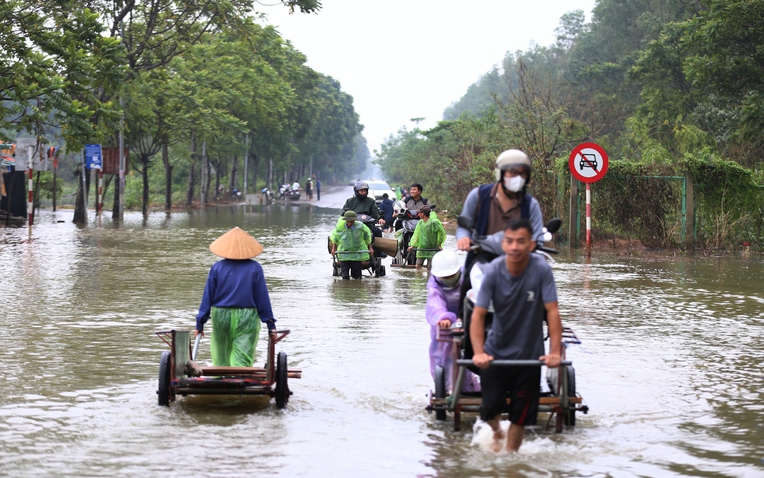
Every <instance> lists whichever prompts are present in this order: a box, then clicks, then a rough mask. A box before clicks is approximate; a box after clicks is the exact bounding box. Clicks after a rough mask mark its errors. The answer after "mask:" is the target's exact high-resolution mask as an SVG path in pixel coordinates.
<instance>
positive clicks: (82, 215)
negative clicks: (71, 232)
mask: <svg viewBox="0 0 764 478" xmlns="http://www.w3.org/2000/svg"><path fill="white" fill-rule="evenodd" d="M83 160H84V159H83ZM77 171H78V173H79V174H77V199H76V201H75V203H74V218H73V219H72V222H73V223H75V224H87V223H88V211H87V209H86V208H85V198H87V195H88V191H89V190H90V175H88V174H87V172H86V173H85V189H84V190H83V188H82V174H83V173H82V166H80V167H78V168H77Z"/></svg>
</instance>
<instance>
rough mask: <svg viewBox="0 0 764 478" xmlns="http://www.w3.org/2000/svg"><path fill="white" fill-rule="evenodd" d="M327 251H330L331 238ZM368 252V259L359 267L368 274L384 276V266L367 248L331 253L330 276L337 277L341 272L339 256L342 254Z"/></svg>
mask: <svg viewBox="0 0 764 478" xmlns="http://www.w3.org/2000/svg"><path fill="white" fill-rule="evenodd" d="M328 246H329V252H332V240H331V239H329V243H328ZM363 253H365V254H368V256H369V259H368V260H365V261H362V262H361V269H362V270H365V271H368V272H369V275H371V276H374V277H384V276H385V275H386V271H385V266H384V265H383V264H382V261H381V260H380V259H379V258H378V257H374V254H371V253H370V252H369V251H368V249H367V250H363V251H337V252H335V253H334V254H332V276H334V277H339V276H340V275H341V273H342V268H341V267H340V259H339V258H340V257H341V255H342V254H363Z"/></svg>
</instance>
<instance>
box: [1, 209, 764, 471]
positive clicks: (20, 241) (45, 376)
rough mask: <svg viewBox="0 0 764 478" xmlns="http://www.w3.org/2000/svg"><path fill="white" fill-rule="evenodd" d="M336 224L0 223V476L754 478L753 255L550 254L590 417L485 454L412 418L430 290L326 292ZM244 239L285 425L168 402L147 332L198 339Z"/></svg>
mask: <svg viewBox="0 0 764 478" xmlns="http://www.w3.org/2000/svg"><path fill="white" fill-rule="evenodd" d="M337 215H338V211H337V210H335V209H326V208H316V207H312V208H311V207H307V206H306V205H304V204H302V205H283V204H277V205H274V206H270V207H261V206H230V207H218V208H215V209H209V210H208V211H206V212H199V211H194V212H191V213H186V212H180V213H174V214H172V215H171V216H167V215H165V214H164V213H155V214H152V215H151V216H150V217H149V219H148V220H147V221H143V220H142V218H141V217H140V216H139V215H133V214H128V215H127V217H126V220H125V222H124V224H122V225H121V226H120V227H115V226H114V224H113V223H112V221H111V220H110V219H109V220H104V221H103V224H102V225H100V226H99V225H97V224H91V225H89V226H87V227H84V228H78V227H76V226H74V225H72V224H71V222H70V221H71V213H70V212H58V213H45V212H44V213H43V214H42V215H41V217H40V218H39V219H38V224H37V225H36V226H35V227H34V230H33V231H32V233H31V236H30V234H29V231H28V229H27V228H25V227H23V228H2V229H0V264H2V287H1V288H0V289H1V290H0V293H1V294H2V296H1V297H2V300H1V303H2V306H1V307H0V319H1V320H0V322H1V323H2V325H3V329H2V334H0V370H1V371H2V372H1V373H0V475H7V476H21V477H24V476H143V477H145V476H180V475H188V476H253V475H262V474H263V473H268V474H274V475H279V476H380V477H389V476H449V477H468V476H539V477H541V476H545V477H546V476H617V477H628V476H740V477H754V476H764V463H763V462H762V459H763V458H764V423H763V422H762V408H763V407H764V404H763V402H762V393H763V392H764V385H763V380H762V379H763V376H762V363H764V342H763V341H762V339H761V337H762V333H761V331H762V323H763V320H764V293H763V292H762V280H761V279H762V277H763V276H764V261H763V260H762V258H761V257H758V256H755V257H753V258H750V259H742V258H738V257H734V256H733V257H723V258H694V259H684V258H681V259H674V258H670V259H655V258H652V259H649V260H640V259H631V260H630V261H628V262H626V261H625V260H624V259H623V258H617V257H613V256H602V257H597V256H596V255H595V257H594V258H593V259H592V260H591V263H589V264H587V263H586V261H584V260H583V259H582V258H581V257H580V256H578V255H575V254H565V253H563V254H561V257H559V260H558V263H557V264H556V265H555V278H556V280H557V284H558V289H559V295H560V307H561V311H562V315H563V321H564V324H565V325H567V326H570V327H572V328H573V329H574V330H575V332H576V333H577V334H578V336H579V337H580V338H581V340H582V341H583V344H582V345H581V346H572V347H571V348H570V349H569V351H568V357H569V358H570V359H572V360H573V363H574V366H575V369H576V378H577V387H578V391H579V392H580V393H581V394H582V395H583V397H584V399H585V401H586V402H587V404H588V405H589V407H590V409H591V411H590V413H589V414H588V415H578V416H577V426H576V427H575V428H574V429H567V430H565V432H564V433H562V434H555V433H554V432H553V431H548V430H545V429H544V428H543V427H539V428H534V429H530V430H529V431H528V438H527V440H526V443H525V444H524V445H523V448H522V449H521V453H519V454H516V455H499V456H496V455H493V454H491V453H488V452H486V451H484V450H483V449H482V448H481V447H480V446H478V445H473V444H472V443H471V441H472V438H473V431H472V424H473V422H474V418H467V419H466V420H465V423H464V426H463V431H461V432H454V431H452V429H451V424H450V423H440V422H436V421H435V417H434V415H430V414H428V413H427V412H426V411H425V410H424V407H425V406H426V404H427V395H428V393H429V391H430V389H431V388H432V385H431V379H430V376H429V367H428V358H427V347H428V342H429V333H428V326H427V325H426V323H425V322H424V318H423V311H424V302H425V292H424V288H425V282H426V275H425V274H423V273H417V272H415V271H400V270H393V269H391V268H389V267H388V276H387V277H385V278H379V279H374V278H366V279H364V280H363V281H361V282H356V281H341V280H338V279H336V278H333V277H332V276H331V265H330V258H329V255H328V253H327V251H326V236H327V234H328V232H329V230H330V229H331V227H332V225H333V224H334V223H335V222H336V218H337ZM58 220H63V221H65V222H63V223H59V222H56V221H58ZM235 225H238V226H240V227H242V228H244V229H245V230H248V231H250V232H252V233H253V234H254V235H255V236H256V237H257V238H258V239H259V240H260V241H261V242H262V243H263V245H264V246H265V252H264V253H263V254H262V255H261V256H260V257H259V258H258V259H259V261H260V262H261V263H262V264H263V267H264V269H265V273H266V277H267V282H268V286H269V289H270V291H271V299H272V301H273V304H274V311H275V313H276V316H277V318H278V319H279V322H278V325H279V326H280V327H281V328H289V329H291V330H292V334H291V335H290V336H289V337H287V338H286V339H285V340H284V341H283V342H281V344H280V350H283V351H286V352H287V354H288V356H289V362H290V366H292V367H295V368H301V369H302V370H303V378H302V379H301V380H294V381H292V382H290V385H291V388H292V390H293V392H294V395H293V396H292V397H291V400H290V402H289V405H288V407H287V408H286V409H285V410H277V409H276V408H275V405H274V404H273V403H272V402H271V401H268V400H265V399H262V398H241V397H185V398H180V399H179V400H178V401H177V402H176V403H175V404H173V406H171V407H170V408H166V407H159V406H157V403H156V400H157V399H156V393H155V391H156V388H157V371H158V363H159V357H160V354H161V352H163V351H164V350H168V347H167V346H166V345H165V344H164V343H163V342H162V341H161V340H159V339H158V338H157V337H156V336H155V335H154V331H157V330H163V329H170V328H178V329H192V328H193V324H194V315H195V314H196V311H197V307H198V305H199V301H200V298H201V294H202V291H203V287H204V281H205V279H206V275H207V271H208V269H209V267H210V265H211V264H212V263H213V262H214V261H215V260H216V258H215V256H213V255H212V254H211V253H210V252H209V250H208V249H207V246H208V245H209V243H210V242H211V241H212V240H214V239H215V238H216V237H218V236H219V235H220V234H222V233H223V232H225V231H226V230H228V229H229V228H231V227H233V226H235ZM453 245H454V238H453V237H449V239H448V243H447V247H453ZM387 261H388V263H389V259H388V260H387ZM264 339H265V334H264V333H263V340H261V342H260V346H259V350H260V352H259V355H258V359H257V362H261V361H262V357H263V356H264V355H263V350H264V347H263V345H264V343H265V341H264ZM205 345H206V347H205ZM208 358H209V345H208V342H203V346H202V352H201V353H200V359H201V360H202V361H204V360H205V359H208ZM543 417H544V415H541V416H540V422H543V421H544V420H543Z"/></svg>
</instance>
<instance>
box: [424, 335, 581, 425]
mask: <svg viewBox="0 0 764 478" xmlns="http://www.w3.org/2000/svg"><path fill="white" fill-rule="evenodd" d="M464 333H465V332H464V329H452V330H444V331H441V334H440V335H439V337H438V340H439V341H450V342H453V343H454V353H455V354H457V355H458V354H459V353H460V352H459V348H460V346H461V343H462V339H463V337H464ZM580 343H581V341H580V340H579V339H578V337H576V334H575V333H574V332H573V330H571V329H570V328H569V327H564V328H563V332H562V345H563V347H562V357H561V358H562V360H561V362H560V366H559V367H558V368H556V369H549V370H548V373H547V383H548V386H549V391H543V390H542V391H541V392H540V394H539V412H547V413H549V414H550V415H549V421H548V422H547V427H549V426H550V424H551V421H552V419H553V418H554V419H555V432H557V433H560V432H562V430H563V425H564V426H571V427H572V426H575V424H576V412H583V413H584V414H586V413H588V411H589V407H588V406H587V405H586V404H585V403H584V401H583V398H582V397H581V396H580V395H579V394H578V393H576V372H575V369H574V368H573V366H572V365H573V363H572V362H571V361H569V360H565V350H566V349H567V346H568V345H569V344H580ZM454 363H455V364H456V365H457V367H458V371H457V370H454V371H453V373H454V374H455V375H456V377H455V380H453V381H452V383H453V384H454V387H453V388H454V390H453V391H448V390H446V371H445V370H444V369H443V367H436V370H435V390H434V391H433V392H431V393H430V404H429V405H428V407H427V410H428V411H434V412H435V417H436V419H438V420H446V418H447V415H446V414H447V412H451V413H453V415H454V430H455V431H459V430H460V429H461V416H462V413H463V412H469V413H478V412H480V404H481V402H482V393H481V392H463V391H462V384H463V383H464V378H465V374H466V371H467V370H468V369H471V370H473V371H477V369H476V368H475V366H474V364H473V363H472V360H471V359H460V358H459V359H455V360H454ZM542 365H544V362H542V361H540V360H494V361H492V362H491V365H490V366H491V367H540V366H542ZM510 402H511V399H510V398H509V397H507V404H509V403H510Z"/></svg>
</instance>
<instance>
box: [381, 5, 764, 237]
mask: <svg viewBox="0 0 764 478" xmlns="http://www.w3.org/2000/svg"><path fill="white" fill-rule="evenodd" d="M762 25H764V0H629V1H623V0H599V1H597V3H596V5H595V7H594V9H593V12H592V19H591V22H589V23H586V22H585V16H584V14H583V12H581V11H574V12H570V13H568V14H566V15H564V16H563V17H562V18H561V20H560V26H559V28H558V29H557V30H556V32H557V41H556V43H555V44H553V45H550V46H539V45H531V47H530V48H529V49H528V50H526V51H518V52H515V53H508V54H507V55H506V57H505V58H504V60H503V62H502V64H501V65H500V66H496V67H495V68H493V69H492V70H491V71H489V72H488V73H486V74H485V75H484V76H483V77H481V78H480V80H479V81H478V82H476V83H475V84H473V85H472V86H471V87H470V88H469V89H468V91H467V92H466V94H465V95H464V96H463V97H462V98H461V99H460V100H459V101H457V102H456V103H454V104H452V105H451V106H450V107H449V108H447V109H446V110H445V112H444V121H442V122H440V123H439V125H438V126H437V127H435V128H433V129H431V130H428V131H420V130H419V129H417V128H414V129H407V128H404V129H402V130H400V131H399V132H398V134H397V135H395V136H392V137H391V138H390V139H389V140H388V141H387V142H386V143H385V144H384V145H383V146H382V149H381V151H380V152H379V154H378V157H377V161H378V163H379V164H380V165H381V167H382V169H383V171H384V172H385V173H386V174H387V175H388V178H389V179H390V180H392V181H404V182H406V181H411V180H413V179H416V178H421V177H428V178H431V179H430V181H431V183H433V184H441V185H442V186H443V187H442V188H441V189H438V190H437V191H432V190H431V195H432V196H434V197H435V198H436V199H437V200H438V201H439V202H440V203H441V204H444V205H447V206H448V207H450V208H453V209H454V210H456V211H458V210H459V209H460V208H461V203H462V201H463V200H464V198H465V196H466V193H467V192H468V191H469V189H470V188H472V187H474V186H476V185H477V184H480V183H483V182H488V181H490V180H491V175H490V171H491V168H492V164H493V161H494V159H495V158H496V156H497V154H498V153H499V152H501V151H502V150H504V149H507V148H509V147H516V148H520V149H523V150H525V151H526V152H528V154H529V155H530V156H531V158H532V160H533V162H534V179H533V182H534V185H533V191H532V192H533V194H534V195H535V196H536V197H538V199H539V200H540V202H541V204H542V208H543V209H544V214H545V216H546V217H549V216H553V215H564V214H566V211H567V209H566V205H567V203H568V201H567V199H566V198H565V193H566V192H567V191H568V185H569V179H568V178H569V175H568V174H567V172H566V169H567V157H568V155H569V152H570V151H571V150H572V148H573V147H574V146H575V145H576V144H579V143H581V142H583V141H595V142H597V143H599V144H600V145H602V146H604V147H605V149H606V150H607V151H608V152H609V155H610V158H611V170H610V172H609V173H608V177H606V180H608V179H612V180H615V179H617V177H618V176H622V175H632V176H643V177H645V178H646V179H647V177H648V176H656V175H661V176H676V175H684V174H693V175H695V176H694V181H695V185H696V191H697V192H698V193H699V196H698V197H697V205H698V211H697V213H698V214H697V217H698V218H699V219H700V222H699V223H698V224H697V228H698V230H697V231H695V232H697V235H698V239H699V244H700V245H701V246H703V245H711V246H713V247H725V246H728V245H729V244H730V243H735V244H739V243H741V242H742V241H755V242H758V243H759V244H760V245H761V244H764V195H763V194H762V192H764V190H762V189H761V188H760V187H758V186H757V185H758V184H761V183H763V182H764V181H763V179H764V178H763V177H762V176H763V175H762V165H764V162H763V161H762V159H761V158H762V152H764V151H763V150H762V148H763V147H764V29H763V28H762ZM425 173H426V175H425ZM598 184H599V183H598ZM603 184H605V185H606V184H607V182H604V183H603ZM630 184H631V183H630ZM677 184H679V183H677ZM611 186H612V188H611V189H612V190H613V194H612V195H611V196H612V197H613V198H615V197H616V196H618V197H619V198H621V199H625V200H627V201H628V200H631V201H639V202H640V204H639V207H628V208H619V207H614V208H610V209H612V211H611V212H610V215H609V216H608V215H605V217H603V215H600V221H599V223H598V224H599V226H600V231H602V230H604V229H607V230H608V231H609V232H613V233H621V234H626V235H629V236H632V237H633V236H636V237H638V238H640V239H642V240H643V241H644V242H647V243H650V244H651V245H662V246H666V245H676V244H677V243H678V240H677V238H678V235H677V234H676V231H677V228H676V227H675V226H676V223H677V221H681V218H680V216H681V205H680V202H677V204H676V205H675V206H671V207H669V208H668V209H669V210H667V207H666V206H665V205H662V204H658V202H660V201H664V200H666V198H668V197H671V198H676V197H677V196H678V195H677V194H675V192H673V193H671V194H668V193H666V194H657V193H658V192H659V191H658V190H662V189H664V185H661V186H659V185H658V184H657V183H650V185H647V183H645V185H643V186H642V187H641V188H640V189H641V191H642V192H641V193H640V194H632V195H631V196H628V195H627V196H623V194H621V193H622V192H623V191H622V190H621V193H619V194H615V193H616V192H617V191H616V190H617V189H618V188H621V189H622V184H620V183H619V184H617V185H616V183H613V184H612V185H611ZM672 187H673V186H672ZM600 189H602V188H600ZM651 191H652V193H651ZM679 193H680V194H679V195H681V190H680V191H679ZM608 197H610V196H608ZM626 216H628V217H626ZM659 216H660V217H659ZM686 232H687V233H688V234H689V233H691V232H692V231H686ZM704 240H705V242H704Z"/></svg>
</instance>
